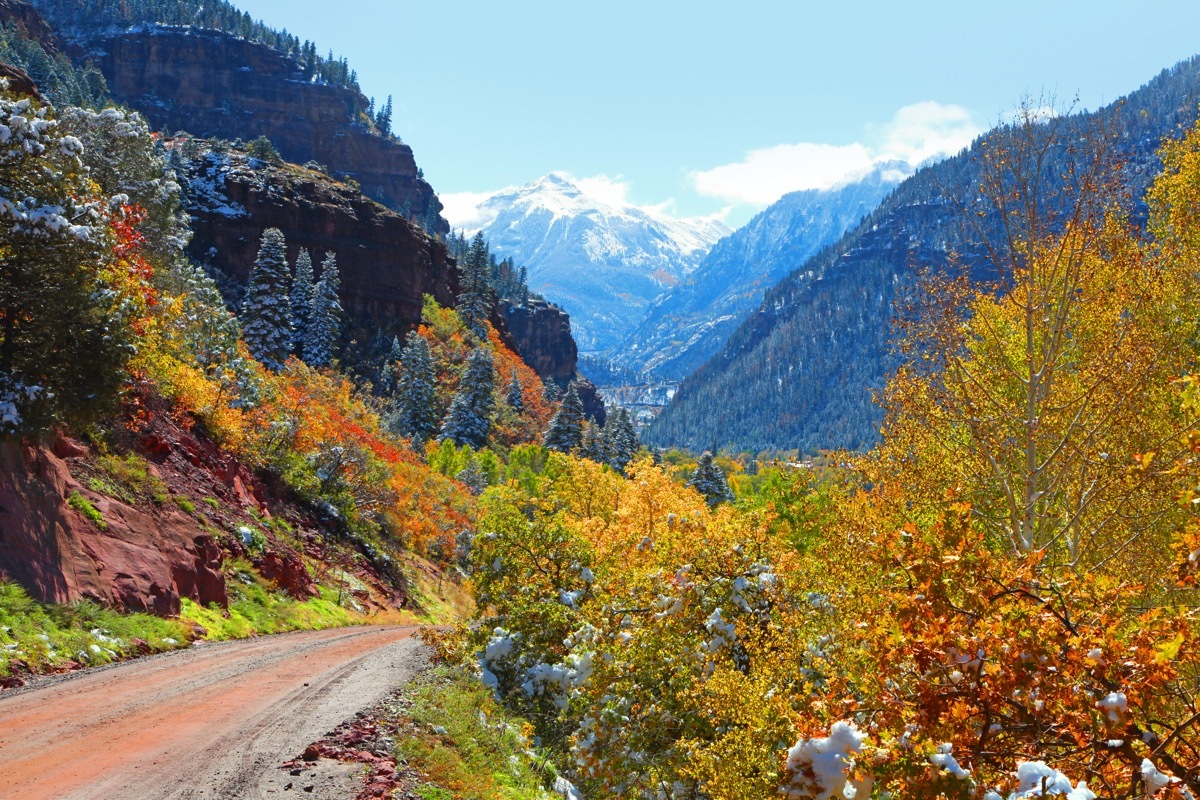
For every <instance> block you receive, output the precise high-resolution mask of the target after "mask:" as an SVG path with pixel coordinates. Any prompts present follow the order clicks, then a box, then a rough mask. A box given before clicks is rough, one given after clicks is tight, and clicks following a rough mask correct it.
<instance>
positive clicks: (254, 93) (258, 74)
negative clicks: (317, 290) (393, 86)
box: [92, 27, 449, 230]
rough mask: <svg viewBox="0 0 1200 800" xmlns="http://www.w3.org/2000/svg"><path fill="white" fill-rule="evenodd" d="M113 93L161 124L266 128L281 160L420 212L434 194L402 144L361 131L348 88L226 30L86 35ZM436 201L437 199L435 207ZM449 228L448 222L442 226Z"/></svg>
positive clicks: (357, 103) (196, 129)
mask: <svg viewBox="0 0 1200 800" xmlns="http://www.w3.org/2000/svg"><path fill="white" fill-rule="evenodd" d="M94 46H95V47H97V48H98V50H99V52H97V53H94V54H92V56H93V57H94V58H95V62H96V65H97V66H98V67H99V68H100V70H101V71H102V72H103V73H104V76H105V78H106V79H107V80H108V86H109V89H110V91H111V92H112V95H113V97H115V98H116V99H118V100H120V101H121V102H122V103H125V104H127V105H129V106H130V107H132V108H135V109H137V110H138V111H140V112H142V114H144V115H145V116H146V118H147V119H148V120H149V121H150V123H151V125H153V126H154V127H155V128H158V129H159V130H164V131H168V132H174V131H187V132H189V133H191V134H194V135H197V136H202V137H210V136H217V137H220V138H223V139H230V140H233V139H239V138H240V139H244V140H246V141H249V140H251V139H253V138H255V137H257V136H260V135H262V136H266V137H267V138H268V139H270V140H271V141H272V143H274V145H275V147H276V148H277V149H278V150H279V152H280V154H281V155H282V156H283V157H284V159H286V160H287V161H291V162H294V163H297V164H304V163H307V162H309V161H317V162H318V163H320V164H323V165H325V166H326V167H327V168H328V169H329V171H330V172H331V173H332V174H334V175H338V176H342V175H348V176H350V177H351V178H353V179H354V180H356V181H357V182H358V183H359V184H360V185H361V186H362V190H363V193H364V194H366V195H367V196H368V197H370V198H372V199H374V200H378V201H379V202H381V203H383V204H384V205H387V206H389V207H391V208H393V209H402V208H404V207H405V206H408V208H409V209H410V210H411V212H412V213H413V214H419V215H424V214H425V212H426V210H427V209H428V208H429V204H430V203H437V199H436V197H435V196H434V193H433V188H432V187H431V186H430V185H429V184H428V183H426V182H425V181H424V180H423V179H422V178H420V177H418V175H417V164H416V162H415V161H414V159H413V152H412V149H411V148H410V147H409V146H408V145H406V144H403V143H401V142H399V141H397V140H394V139H385V138H383V137H382V136H379V135H378V134H376V133H373V132H372V131H371V130H369V129H368V128H367V126H366V123H365V118H360V117H359V111H358V109H360V108H364V107H365V106H366V99H365V98H364V97H363V96H362V95H361V94H360V93H359V92H357V91H354V90H352V89H347V88H343V87H339V86H330V85H325V84H318V83H313V82H311V81H306V80H304V77H303V75H302V74H301V72H300V69H299V66H298V64H297V63H296V62H295V61H293V60H291V59H289V58H288V57H286V56H284V55H283V54H282V53H280V52H278V51H277V50H274V49H273V48H270V47H268V46H266V45H262V44H258V43H255V42H251V41H247V40H245V39H240V38H238V37H236V36H232V35H230V34H227V33H222V32H219V31H211V30H197V29H190V28H169V27H156V28H150V29H138V30H135V31H130V32H126V33H120V34H116V35H113V36H110V37H108V38H104V39H101V40H99V41H98V42H96V43H95V44H94ZM439 208H440V206H439ZM446 230H449V227H448V226H447V227H446Z"/></svg>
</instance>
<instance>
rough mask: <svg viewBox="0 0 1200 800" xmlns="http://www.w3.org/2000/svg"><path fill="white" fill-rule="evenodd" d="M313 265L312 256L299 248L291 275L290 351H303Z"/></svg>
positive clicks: (311, 288)
mask: <svg viewBox="0 0 1200 800" xmlns="http://www.w3.org/2000/svg"><path fill="white" fill-rule="evenodd" d="M313 288H314V287H313V265H312V256H311V255H310V254H309V252H308V251H307V250H303V249H302V250H301V251H300V255H298V256H296V274H295V275H294V276H293V277H292V295H291V300H292V352H293V353H295V354H296V355H301V353H302V351H303V347H304V345H303V339H304V332H305V331H306V330H308V321H309V316H310V314H311V309H312V301H313Z"/></svg>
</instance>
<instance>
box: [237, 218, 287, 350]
mask: <svg viewBox="0 0 1200 800" xmlns="http://www.w3.org/2000/svg"><path fill="white" fill-rule="evenodd" d="M289 272H290V270H288V263H287V253H286V252H285V242H284V238H283V232H282V231H280V230H279V229H278V228H268V229H267V230H265V231H263V235H262V241H261V243H260V244H259V248H258V258H257V259H256V260H255V262H254V269H252V270H251V271H250V280H249V281H248V282H247V284H246V297H245V299H244V300H243V301H242V336H243V338H244V339H245V340H246V346H247V347H249V348H250V352H251V353H252V354H253V355H254V357H255V358H257V359H258V360H259V361H261V362H262V363H263V365H264V366H266V367H267V368H269V369H273V370H280V369H282V368H283V362H284V361H286V360H287V357H288V354H289V353H291V351H292V304H291V300H290V299H289V297H288V283H289V281H290V278H291V276H290V275H289V274H288V273H289Z"/></svg>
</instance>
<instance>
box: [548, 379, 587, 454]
mask: <svg viewBox="0 0 1200 800" xmlns="http://www.w3.org/2000/svg"><path fill="white" fill-rule="evenodd" d="M583 422H584V418H583V403H582V402H581V401H580V400H579V393H578V392H577V391H576V390H575V383H574V381H572V382H571V385H570V386H568V387H567V394H566V396H565V397H563V401H562V405H560V406H559V407H558V411H556V412H554V417H553V418H552V419H551V420H550V427H549V428H547V429H546V437H545V439H544V440H543V441H542V444H543V445H544V446H545V447H546V448H547V449H549V450H557V451H559V452H560V453H570V452H571V451H573V450H574V449H575V448H577V447H579V445H580V444H582V443H583Z"/></svg>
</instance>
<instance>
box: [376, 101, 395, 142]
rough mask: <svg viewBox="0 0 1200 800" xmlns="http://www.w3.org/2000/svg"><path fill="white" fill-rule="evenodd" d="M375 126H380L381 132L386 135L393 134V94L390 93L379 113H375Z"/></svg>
mask: <svg viewBox="0 0 1200 800" xmlns="http://www.w3.org/2000/svg"><path fill="white" fill-rule="evenodd" d="M375 126H376V127H377V128H379V132H380V133H382V134H383V135H384V136H385V137H386V136H391V135H392V96H391V95H390V94H389V95H388V99H387V102H386V103H384V104H383V107H382V108H380V109H379V113H378V114H376V115H375Z"/></svg>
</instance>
